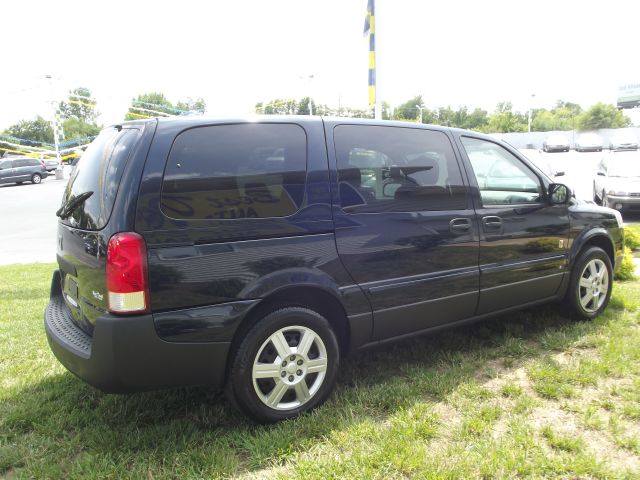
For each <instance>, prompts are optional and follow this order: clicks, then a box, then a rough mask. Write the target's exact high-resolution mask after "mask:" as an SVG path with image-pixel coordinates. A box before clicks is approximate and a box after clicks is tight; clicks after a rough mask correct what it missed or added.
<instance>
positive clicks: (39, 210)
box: [0, 170, 69, 265]
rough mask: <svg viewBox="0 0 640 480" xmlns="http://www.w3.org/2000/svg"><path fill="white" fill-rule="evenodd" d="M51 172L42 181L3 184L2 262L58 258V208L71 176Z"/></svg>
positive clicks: (0, 188)
mask: <svg viewBox="0 0 640 480" xmlns="http://www.w3.org/2000/svg"><path fill="white" fill-rule="evenodd" d="M65 173H66V175H65V178H64V180H56V179H55V175H50V176H49V177H48V178H47V179H46V180H43V181H42V183H41V184H39V185H33V184H31V183H24V184H22V185H16V184H6V185H0V205H2V207H0V208H1V209H2V216H1V217H0V218H2V221H1V222H0V246H1V248H0V265H7V264H11V263H32V262H53V261H55V259H56V226H57V224H58V217H56V210H58V208H60V201H61V199H62V192H63V191H64V187H65V185H66V184H67V179H68V178H69V172H68V170H67V171H65Z"/></svg>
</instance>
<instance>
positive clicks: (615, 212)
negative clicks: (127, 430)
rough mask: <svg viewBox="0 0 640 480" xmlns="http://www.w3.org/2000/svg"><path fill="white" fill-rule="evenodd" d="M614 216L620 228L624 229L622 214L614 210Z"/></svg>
mask: <svg viewBox="0 0 640 480" xmlns="http://www.w3.org/2000/svg"><path fill="white" fill-rule="evenodd" d="M613 214H614V215H615V216H616V220H617V221H618V228H622V227H623V226H624V223H622V214H621V213H620V212H619V211H618V210H614V211H613Z"/></svg>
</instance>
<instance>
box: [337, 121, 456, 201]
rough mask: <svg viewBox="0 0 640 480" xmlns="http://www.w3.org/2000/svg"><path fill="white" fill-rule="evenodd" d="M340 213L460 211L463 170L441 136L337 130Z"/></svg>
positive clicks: (372, 128) (374, 128)
mask: <svg viewBox="0 0 640 480" xmlns="http://www.w3.org/2000/svg"><path fill="white" fill-rule="evenodd" d="M334 139H335V147H336V156H337V159H338V181H339V185H340V187H339V188H340V202H341V205H342V208H343V209H344V210H345V211H347V212H350V213H375V212H413V211H421V210H460V209H464V208H466V206H467V202H466V194H465V188H464V185H463V182H462V176H461V174H460V167H459V166H458V163H457V161H456V158H455V155H454V153H453V148H452V146H451V143H450V142H449V139H448V138H447V136H446V135H445V134H444V133H442V132H437V131H432V130H422V129H413V128H400V127H380V126H368V125H339V126H337V127H336V128H335V129H334Z"/></svg>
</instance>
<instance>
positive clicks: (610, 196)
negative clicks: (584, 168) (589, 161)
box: [593, 151, 640, 211]
mask: <svg viewBox="0 0 640 480" xmlns="http://www.w3.org/2000/svg"><path fill="white" fill-rule="evenodd" d="M593 200H594V201H595V202H596V203H598V204H600V205H603V206H605V207H610V208H615V209H616V210H621V211H640V152H638V151H621V152H616V151H614V152H611V153H610V154H609V155H607V156H606V158H604V159H602V161H601V162H600V164H599V165H598V173H597V175H596V177H595V179H594V180H593Z"/></svg>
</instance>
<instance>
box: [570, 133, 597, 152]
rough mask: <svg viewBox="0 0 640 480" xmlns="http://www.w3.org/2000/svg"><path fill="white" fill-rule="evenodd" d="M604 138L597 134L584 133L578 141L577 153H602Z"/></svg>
mask: <svg viewBox="0 0 640 480" xmlns="http://www.w3.org/2000/svg"><path fill="white" fill-rule="evenodd" d="M601 151H602V137H600V135H598V134H596V133H583V134H582V135H580V136H579V137H578V139H577V140H576V152H601Z"/></svg>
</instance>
